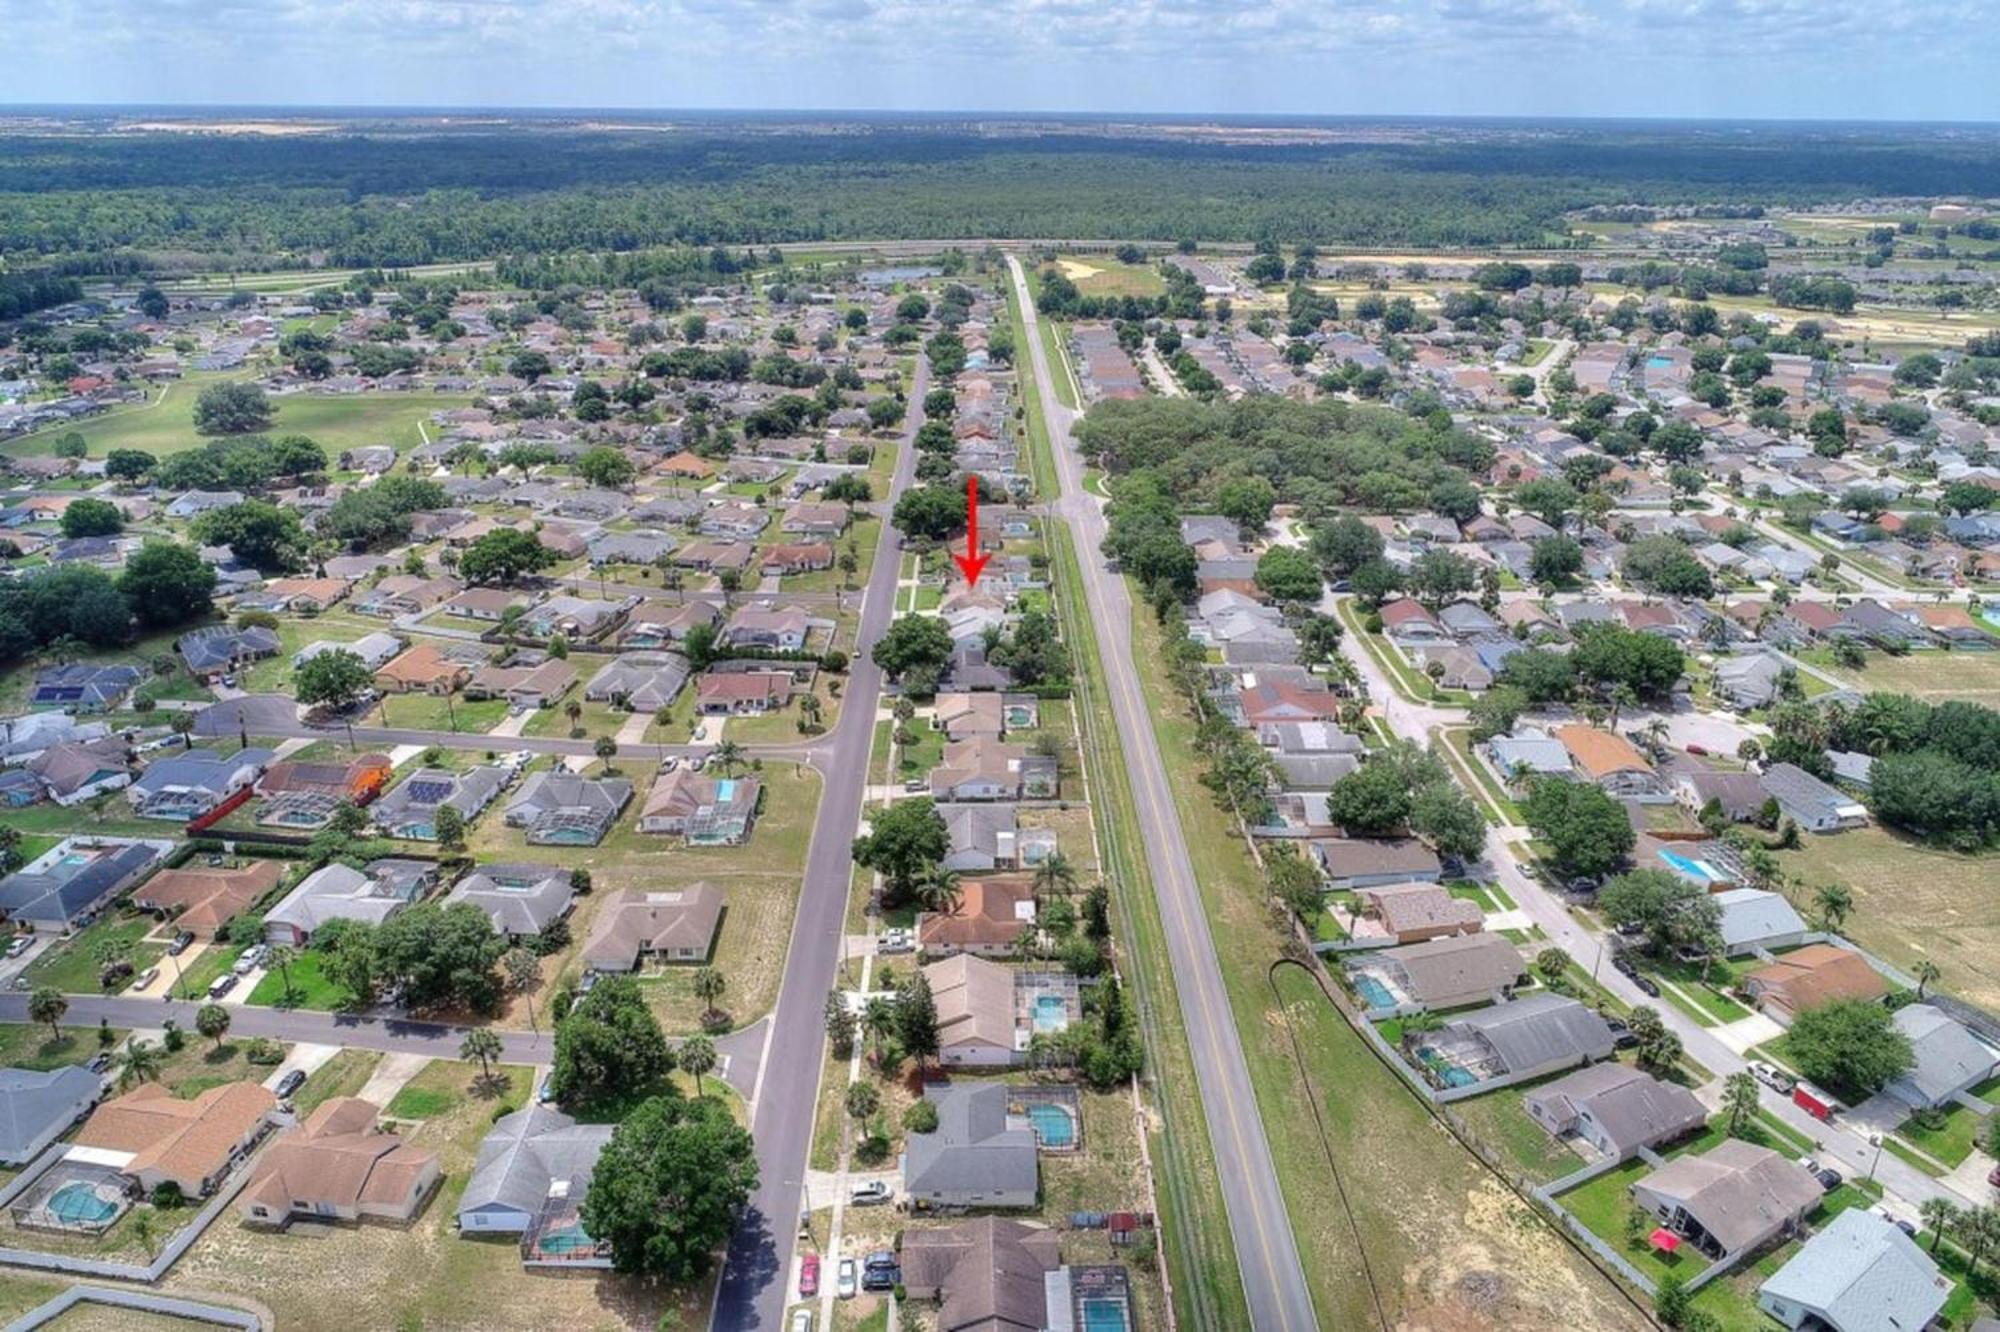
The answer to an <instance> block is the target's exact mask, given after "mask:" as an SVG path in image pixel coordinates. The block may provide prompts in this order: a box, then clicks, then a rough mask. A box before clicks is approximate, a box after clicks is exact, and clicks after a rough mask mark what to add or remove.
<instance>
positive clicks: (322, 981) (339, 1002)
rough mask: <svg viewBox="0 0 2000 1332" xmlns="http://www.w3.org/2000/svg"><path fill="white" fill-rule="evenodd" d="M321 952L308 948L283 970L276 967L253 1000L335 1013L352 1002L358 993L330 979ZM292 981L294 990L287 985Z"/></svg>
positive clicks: (265, 974)
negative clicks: (287, 987)
mask: <svg viewBox="0 0 2000 1332" xmlns="http://www.w3.org/2000/svg"><path fill="white" fill-rule="evenodd" d="M323 964H324V959H323V958H322V957H321V956H320V954H318V953H315V952H313V951H312V950H311V949H307V950H305V951H304V952H302V953H300V954H299V955H298V956H297V957H295V958H293V959H292V961H291V964H290V965H289V966H287V967H286V968H285V970H284V971H283V972H280V971H279V970H278V969H277V968H275V967H273V968H272V969H271V970H269V971H266V972H265V973H264V977H263V979H262V980H260V981H258V982H257V988H256V989H254V990H252V991H250V999H249V1002H250V1003H253V1004H258V1005H261V1006H265V1007H270V1008H304V1009H309V1010H311V1011H312V1012H315V1013H331V1012H333V1011H334V1010H336V1009H338V1008H340V1007H342V1006H343V1005H346V1004H349V1003H352V1002H353V1000H354V994H353V992H352V991H351V990H349V989H348V988H347V987H346V986H344V985H340V984H338V983H336V982H335V981H333V980H331V979H329V978H328V977H327V974H326V970H325V967H324V965H323ZM288 981H289V983H290V986H291V988H290V990H287V989H286V988H285V987H286V984H287V982H288Z"/></svg>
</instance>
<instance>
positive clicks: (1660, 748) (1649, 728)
mask: <svg viewBox="0 0 2000 1332" xmlns="http://www.w3.org/2000/svg"><path fill="white" fill-rule="evenodd" d="M1643 731H1644V734H1645V737H1646V743H1647V744H1649V745H1651V746H1652V747H1653V752H1654V753H1655V754H1664V753H1665V752H1666V750H1667V719H1666V718H1665V717H1655V718H1653V720H1651V721H1649V722H1647V723H1646V725H1645V727H1644V728H1643Z"/></svg>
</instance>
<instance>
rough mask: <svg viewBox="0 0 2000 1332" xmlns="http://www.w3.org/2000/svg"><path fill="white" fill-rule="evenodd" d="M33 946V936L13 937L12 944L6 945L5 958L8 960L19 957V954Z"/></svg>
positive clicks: (18, 935)
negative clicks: (8, 958)
mask: <svg viewBox="0 0 2000 1332" xmlns="http://www.w3.org/2000/svg"><path fill="white" fill-rule="evenodd" d="M34 946H35V936H34V935H32V934H17V935H15V936H14V942H12V943H10V944H8V945H7V956H8V957H10V958H11V957H19V956H20V955H21V954H23V953H25V952H27V951H28V950H29V949H30V948H33V947H34Z"/></svg>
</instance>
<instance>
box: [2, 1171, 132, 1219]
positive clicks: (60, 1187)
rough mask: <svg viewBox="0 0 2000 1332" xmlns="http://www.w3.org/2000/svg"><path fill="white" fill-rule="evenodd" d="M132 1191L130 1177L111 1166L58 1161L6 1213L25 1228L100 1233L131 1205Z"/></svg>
mask: <svg viewBox="0 0 2000 1332" xmlns="http://www.w3.org/2000/svg"><path fill="white" fill-rule="evenodd" d="M131 1188H132V1179H131V1176H129V1175H127V1174H125V1172H124V1171H122V1170H118V1169H116V1168H114V1167H112V1166H106V1165H94V1164H91V1163H88V1162H83V1161H58V1162H57V1163H56V1164H55V1165H53V1166H51V1167H50V1168H49V1170H48V1172H47V1173H46V1174H44V1175H43V1176H42V1177H41V1178H40V1179H38V1180H36V1181H35V1183H34V1184H33V1185H32V1186H30V1187H29V1188H28V1190H27V1191H26V1192H25V1193H23V1194H22V1195H21V1196H20V1197H18V1198H16V1199H15V1200H14V1201H13V1203H12V1204H10V1205H9V1209H8V1210H9V1211H10V1212H11V1213H12V1214H13V1219H14V1224H15V1225H17V1226H20V1227H22V1228H24V1229H28V1230H59V1231H63V1232H65V1233H68V1234H85V1235H96V1234H102V1233H103V1232H104V1231H106V1230H109V1229H110V1228H111V1226H112V1225H113V1224H114V1223H115V1222H116V1221H117V1220H118V1218H119V1217H121V1216H123V1215H124V1214H125V1211H126V1209H127V1208H129V1207H130V1206H131V1205H132V1198H131Z"/></svg>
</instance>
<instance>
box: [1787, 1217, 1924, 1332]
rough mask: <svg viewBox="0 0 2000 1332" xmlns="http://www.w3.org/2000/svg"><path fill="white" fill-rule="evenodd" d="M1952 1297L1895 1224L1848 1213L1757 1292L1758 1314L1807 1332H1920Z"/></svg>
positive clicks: (1915, 1245) (1808, 1243)
mask: <svg viewBox="0 0 2000 1332" xmlns="http://www.w3.org/2000/svg"><path fill="white" fill-rule="evenodd" d="M1951 1292H1952V1282H1951V1280H1950V1278H1948V1277H1945V1276H1941V1275H1940V1274H1939V1272H1938V1266H1937V1262H1936V1261H1935V1260H1934V1259H1933V1258H1932V1257H1931V1255H1930V1254H1928V1253H1925V1252H1924V1250H1923V1248H1922V1247H1921V1246H1920V1245H1918V1243H1917V1242H1916V1241H1915V1240H1913V1239H1911V1238H1910V1237H1909V1236H1908V1235H1905V1234H1904V1233H1903V1232H1902V1231H1901V1230H1900V1229H1898V1228H1897V1227H1896V1225H1895V1223H1893V1222H1891V1221H1889V1220H1886V1219H1885V1218H1883V1217H1880V1216H1877V1215H1875V1213H1873V1212H1871V1211H1868V1210H1867V1209H1865V1208H1861V1207H1850V1208H1848V1209H1847V1210H1846V1211H1844V1212H1842V1213H1840V1214H1839V1215H1838V1216H1836V1217H1834V1218H1833V1220H1832V1221H1830V1222H1829V1223H1827V1225H1825V1226H1824V1227H1822V1228H1821V1229H1820V1230H1819V1231H1818V1232H1816V1233H1815V1234H1814V1235H1813V1236H1812V1238H1810V1239H1808V1240H1807V1241H1806V1242H1805V1243H1804V1244H1803V1245H1801V1246H1800V1247H1799V1251H1798V1252H1797V1253H1795V1254H1793V1255H1792V1256H1791V1258H1790V1259H1788V1260H1787V1261H1786V1263H1785V1265H1784V1266H1783V1267H1781V1268H1779V1269H1778V1270H1777V1271H1776V1272H1773V1273H1772V1274H1771V1276H1770V1277H1769V1278H1768V1279H1767V1280H1766V1281H1765V1282H1764V1284H1763V1285H1761V1286H1759V1287H1758V1288H1757V1307H1758V1308H1760V1309H1762V1310H1763V1311H1764V1312H1765V1313H1767V1314H1769V1315H1770V1316H1771V1317H1773V1318H1775V1319H1777V1320H1778V1322H1779V1323H1780V1324H1781V1325H1783V1326H1785V1327H1789V1328H1797V1329H1810V1330H1811V1332H1905V1330H1907V1332H1921V1329H1923V1328H1927V1327H1931V1326H1932V1325H1933V1324H1934V1322H1935V1320H1936V1319H1937V1316H1938V1314H1939V1313H1940V1312H1942V1311H1943V1309H1944V1306H1945V1302H1946V1301H1947V1300H1949V1299H1950V1298H1951Z"/></svg>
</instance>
